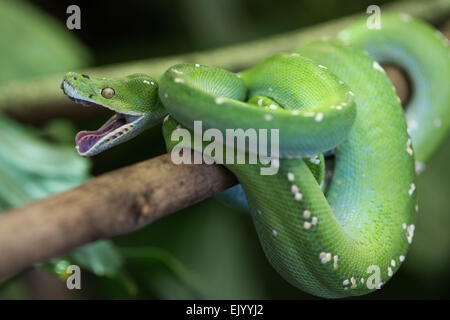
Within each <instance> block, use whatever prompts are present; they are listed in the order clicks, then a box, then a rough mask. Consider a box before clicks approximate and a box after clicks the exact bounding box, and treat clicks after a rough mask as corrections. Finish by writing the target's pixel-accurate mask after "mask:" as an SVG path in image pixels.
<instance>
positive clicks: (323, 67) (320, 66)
mask: <svg viewBox="0 0 450 320" xmlns="http://www.w3.org/2000/svg"><path fill="white" fill-rule="evenodd" d="M317 66H318V67H319V68H322V69H328V68H327V67H325V66H323V65H321V64H319V65H317Z"/></svg>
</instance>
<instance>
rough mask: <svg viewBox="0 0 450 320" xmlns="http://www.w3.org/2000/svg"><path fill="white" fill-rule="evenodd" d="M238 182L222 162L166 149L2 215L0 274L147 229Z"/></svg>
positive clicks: (7, 273) (0, 220) (11, 272)
mask: <svg viewBox="0 0 450 320" xmlns="http://www.w3.org/2000/svg"><path fill="white" fill-rule="evenodd" d="M236 183H237V181H236V178H235V177H234V176H233V175H232V174H231V173H229V172H228V171H227V170H226V169H225V168H224V167H222V166H220V165H206V164H201V165H175V164H173V162H172V161H171V159H170V154H168V153H167V154H164V155H161V156H159V157H156V158H153V159H151V160H147V161H143V162H141V163H138V164H135V165H132V166H130V167H125V168H122V169H119V170H116V171H113V172H109V173H107V174H104V175H102V176H100V177H98V178H95V179H92V180H91V181H89V182H87V183H85V184H83V185H82V186H80V187H78V188H75V189H73V190H70V191H67V192H64V193H62V194H59V195H56V196H53V197H51V198H48V199H45V200H41V201H38V202H34V203H32V204H29V205H27V206H25V207H22V208H20V209H16V210H12V211H10V212H7V213H5V214H3V215H1V216H0V279H1V278H2V277H4V276H8V275H11V274H13V273H16V272H18V271H21V270H23V269H24V268H25V267H27V266H29V265H30V264H32V263H35V262H40V261H45V260H47V259H49V258H52V257H54V256H57V255H60V254H63V253H66V252H68V251H70V250H72V249H74V248H75V247H77V246H79V245H82V244H85V243H88V242H92V241H95V240H98V239H103V238H111V237H114V236H117V235H120V234H123V233H129V232H132V231H134V230H136V229H139V228H142V227H144V226H146V225H148V224H150V223H152V222H154V221H155V220H158V219H159V218H161V217H164V216H166V215H168V214H170V213H173V212H177V211H179V210H181V209H183V208H186V207H189V206H191V205H192V204H194V203H197V202H199V201H202V200H204V199H206V198H209V197H211V196H212V195H214V194H216V193H219V192H221V191H223V190H225V189H227V188H229V187H231V186H233V185H235V184H236Z"/></svg>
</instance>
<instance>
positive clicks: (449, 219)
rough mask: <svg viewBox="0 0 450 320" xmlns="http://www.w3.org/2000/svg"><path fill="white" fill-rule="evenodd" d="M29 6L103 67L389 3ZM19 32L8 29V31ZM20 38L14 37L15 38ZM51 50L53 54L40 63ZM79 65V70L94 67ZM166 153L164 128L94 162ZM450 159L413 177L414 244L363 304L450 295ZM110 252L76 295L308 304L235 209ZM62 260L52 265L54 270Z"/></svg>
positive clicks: (101, 168)
mask: <svg viewBox="0 0 450 320" xmlns="http://www.w3.org/2000/svg"><path fill="white" fill-rule="evenodd" d="M2 1H5V0H0V2H2ZM29 2H31V3H33V4H34V5H36V6H37V7H40V8H41V9H43V10H45V11H47V13H49V14H50V15H52V16H53V18H54V21H53V22H52V23H53V24H52V26H57V25H59V29H60V30H62V31H61V32H62V34H63V36H62V37H63V38H65V40H62V42H60V44H64V43H66V42H64V41H70V40H68V39H74V38H78V39H79V40H81V41H82V42H83V43H84V44H85V46H86V47H87V48H89V51H90V54H91V56H92V57H93V59H92V61H93V63H92V64H93V65H104V64H109V63H117V62H124V61H131V60H134V59H140V58H149V57H154V56H162V55H168V54H175V53H183V52H188V51H194V50H202V49H207V48H213V47H217V46H222V45H226V44H231V43H236V42H241V41H249V40H252V39H257V38H260V37H263V36H266V35H270V34H274V33H279V32H285V31H290V30H293V29H297V28H300V27H305V26H308V25H313V24H316V23H320V22H323V21H326V20H329V19H332V18H337V17H340V16H344V15H347V14H351V13H355V12H365V10H366V8H367V6H368V5H370V4H378V5H382V4H383V3H387V2H390V1H376V3H374V2H373V1H365V0H363V1H354V0H351V1H350V0H347V1H335V0H321V1H316V0H302V1H297V0H279V1H271V0H248V1H239V0H189V1H186V0H172V1H132V0H130V1H126V2H120V1H116V2H114V3H110V2H104V1H64V0H63V1H61V0H60V1H56V0H55V1H49V0H33V1H29ZM70 4H78V5H79V6H80V8H81V12H82V22H81V30H76V31H68V30H67V29H64V27H65V19H66V18H67V16H68V15H67V14H66V8H67V6H68V5H70ZM41 19H44V18H43V17H41ZM0 20H1V19H0ZM0 23H1V22H0ZM52 29H56V27H55V28H52ZM2 31H5V29H3V28H0V37H1V34H2ZM14 32H16V31H14V30H11V29H10V30H9V33H10V34H14ZM3 33H4V32H3ZM15 36H16V37H18V33H17V32H16V33H15ZM9 37H11V35H9ZM1 43H2V42H1V39H0V48H1ZM49 52H50V50H47V51H46V53H45V54H48V53H49ZM81 56H82V55H81ZM0 57H2V55H1V53H0ZM83 62H84V60H82V61H81V63H82V64H81V65H87V62H86V64H83ZM0 63H1V62H0ZM46 66H48V67H49V65H45V64H44V65H43V68H44V69H45V68H46ZM74 67H75V65H74ZM69 69H71V67H69V66H68V67H67V68H61V69H60V70H61V75H62V74H63V73H64V72H66V71H69ZM0 70H3V69H1V68H0ZM48 71H49V72H50V71H54V70H50V69H48ZM96 76H101V75H96ZM0 79H1V75H0ZM75 107H79V106H74V108H75ZM105 118H106V115H105ZM103 122H104V119H101V118H92V119H89V120H83V121H77V122H76V123H74V125H75V126H76V127H77V128H78V129H86V128H95V127H99V126H100V125H101V124H102V123H103ZM55 126H56V127H57V126H58V125H57V124H56V125H53V126H50V127H48V128H47V129H48V130H49V132H55V130H56V132H60V134H59V136H61V130H59V129H57V128H56V129H55ZM66 135H68V136H69V137H70V135H71V134H70V133H69V132H67V133H66ZM163 152H165V147H164V141H163V139H162V135H161V127H159V126H158V127H155V128H152V129H150V130H148V131H147V132H146V133H144V134H143V135H141V136H139V137H137V138H135V139H133V140H132V141H131V142H129V143H126V144H123V145H121V146H118V147H116V148H113V149H111V150H109V151H108V152H105V153H103V154H100V155H99V156H97V157H95V158H94V159H93V163H92V165H93V167H92V168H93V169H92V173H93V174H94V175H98V174H100V173H103V172H107V171H110V170H113V169H116V168H120V167H123V166H125V165H128V164H132V163H136V162H138V161H141V160H144V159H148V158H151V157H154V156H156V155H159V154H161V153H163ZM448 159H450V140H449V141H447V142H446V144H445V145H444V146H443V147H442V149H441V150H440V151H439V152H437V153H436V155H435V157H434V158H433V159H432V160H431V161H430V163H429V164H428V168H427V170H426V171H425V172H424V173H422V175H421V176H420V177H419V179H418V183H417V185H418V194H419V205H420V212H419V215H418V220H417V224H416V225H417V228H416V233H415V234H416V235H415V239H414V242H413V245H412V247H411V251H410V254H409V255H408V259H407V260H406V263H405V265H404V266H403V267H402V268H401V269H400V271H399V272H398V273H397V274H396V275H395V277H394V278H393V279H392V280H391V281H389V282H388V283H387V284H386V286H384V288H383V290H380V291H379V292H376V293H374V294H372V295H369V296H365V297H362V298H363V299H379V298H382V299H395V298H412V299H418V298H425V299H430V298H450V271H449V266H450V233H449V232H448V228H449V226H450V215H449V207H450V200H449V197H448V194H449V190H450V169H449V167H448V165H447V164H448ZM3 202H4V201H3V200H2V199H1V197H0V208H1V207H2V206H3V205H5V204H4V203H3ZM110 243H114V245H115V248H116V249H117V248H118V249H117V250H116V253H115V254H113V255H109V256H110V257H112V260H111V261H110V262H107V263H111V264H112V265H114V264H116V263H118V261H119V260H120V261H121V262H120V265H121V266H122V269H121V272H118V273H115V274H114V275H111V273H110V271H108V270H107V269H104V268H103V269H102V267H101V265H97V266H96V265H95V263H94V264H93V265H91V266H89V264H83V270H85V269H86V270H90V272H85V273H83V290H81V292H80V293H79V294H78V296H77V297H78V298H168V299H178V298H218V299H268V298H276V299H280V298H283V299H300V298H309V299H311V298H313V297H312V296H309V295H307V294H305V293H303V292H301V291H299V290H297V289H295V288H293V287H291V286H290V285H289V284H287V283H286V282H285V281H284V280H283V279H282V278H281V277H279V276H278V274H276V272H275V271H274V270H273V269H272V267H271V266H270V265H269V263H268V262H267V261H266V259H265V257H264V254H263V252H262V250H261V248H260V245H259V242H258V239H257V236H256V233H255V230H254V227H253V224H252V221H251V219H250V217H249V215H247V214H245V213H242V212H238V211H234V210H232V209H230V208H228V207H226V206H224V205H222V204H221V203H219V202H217V201H215V200H214V199H208V200H206V201H204V202H202V203H199V204H197V205H194V206H192V207H190V208H188V209H185V210H183V211H181V212H179V213H177V214H174V215H171V216H169V217H167V218H165V219H163V220H161V221H158V222H156V223H154V224H152V225H151V226H148V227H147V228H144V229H143V230H140V231H137V232H135V233H133V234H130V235H126V236H122V237H119V238H116V239H113V240H112V241H111V242H110ZM106 250H108V249H106ZM116 254H117V255H116ZM114 257H115V258H114ZM66 259H67V260H58V261H59V262H61V261H62V266H64V263H71V261H73V260H72V259H78V261H79V263H82V261H85V260H87V261H94V262H95V261H96V259H100V256H98V255H96V254H95V253H92V252H88V251H87V252H80V253H79V254H78V256H77V255H75V256H74V255H72V256H68V257H66ZM58 261H55V262H56V264H51V265H48V266H46V267H50V268H56V267H57V262H58ZM62 269H64V268H62ZM53 270H54V269H53ZM99 270H100V271H99ZM96 273H97V274H101V275H100V276H99V275H95V274H96ZM26 294H27V288H26V286H24V284H23V283H13V282H11V281H10V282H7V283H6V286H5V287H4V290H3V291H0V297H1V298H5V297H7V298H23V297H26Z"/></svg>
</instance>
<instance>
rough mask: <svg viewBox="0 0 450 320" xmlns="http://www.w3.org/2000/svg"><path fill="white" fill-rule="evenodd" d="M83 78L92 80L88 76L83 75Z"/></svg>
mask: <svg viewBox="0 0 450 320" xmlns="http://www.w3.org/2000/svg"><path fill="white" fill-rule="evenodd" d="M81 76H82V77H83V78H86V79H90V78H89V76H88V75H87V74H82V75H81Z"/></svg>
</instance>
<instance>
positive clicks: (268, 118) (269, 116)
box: [264, 114, 272, 121]
mask: <svg viewBox="0 0 450 320" xmlns="http://www.w3.org/2000/svg"><path fill="white" fill-rule="evenodd" d="M264 119H265V120H266V121H271V120H272V115H271V114H266V115H265V116H264Z"/></svg>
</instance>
